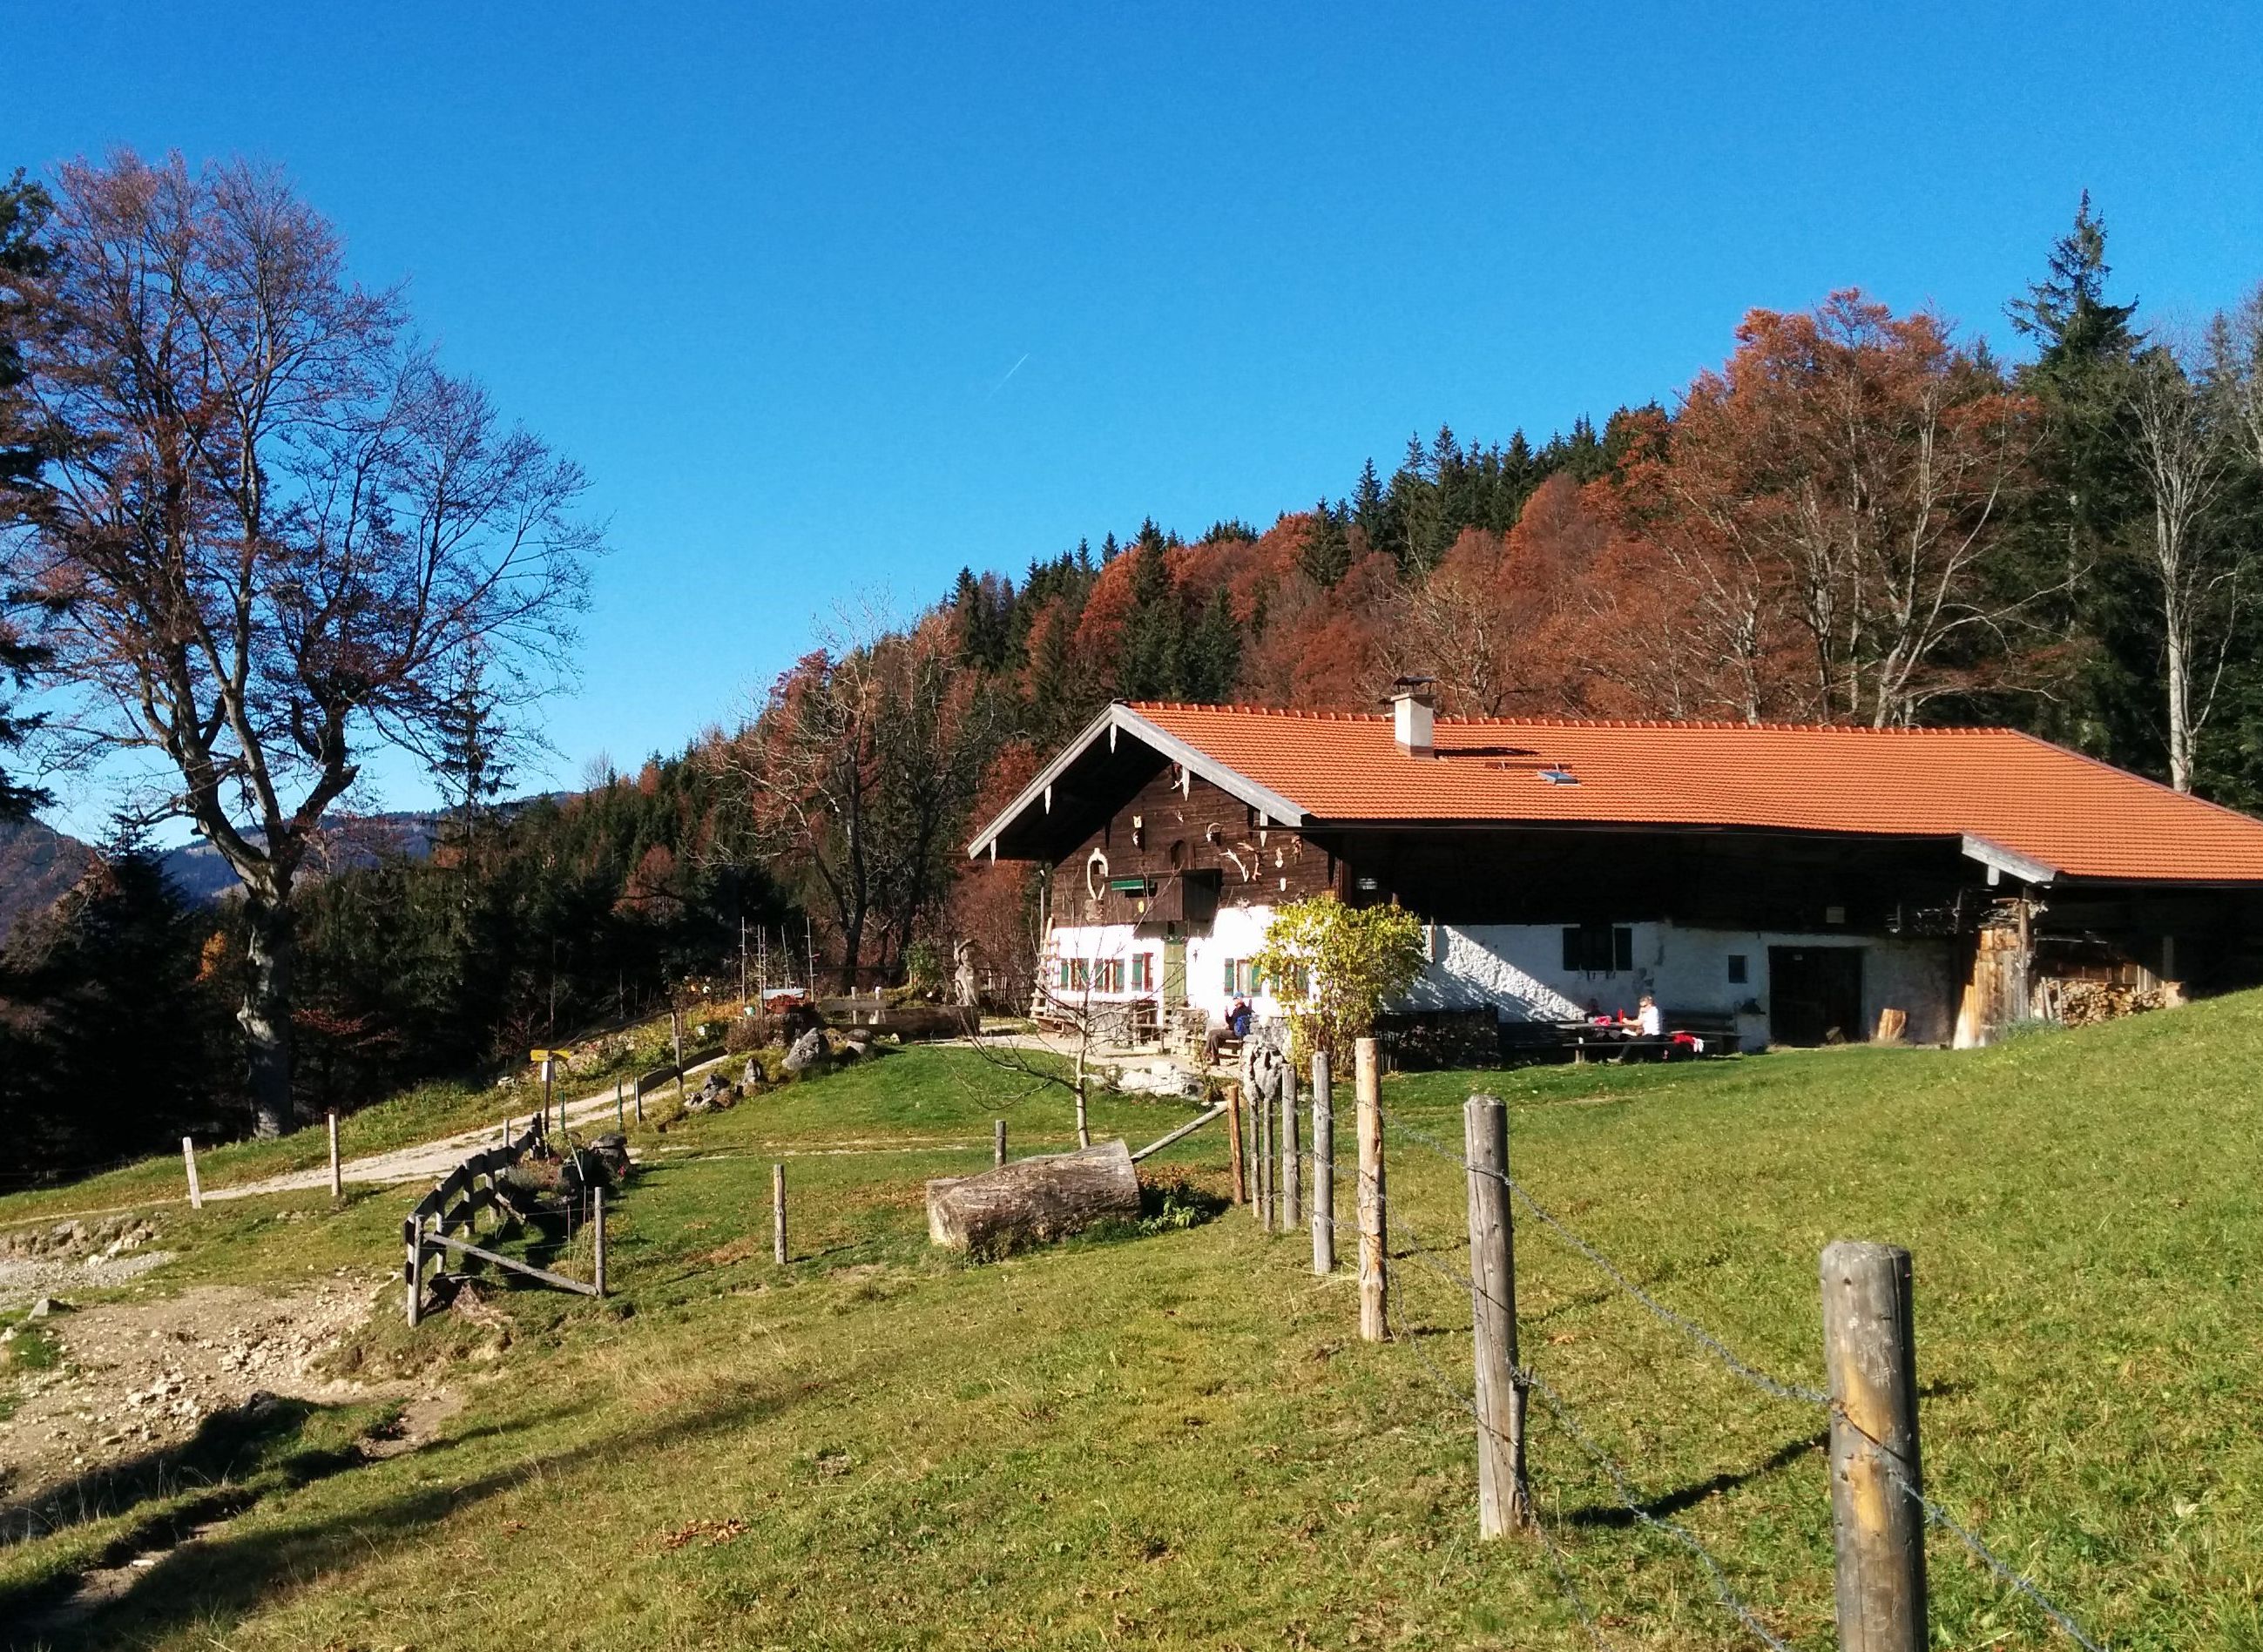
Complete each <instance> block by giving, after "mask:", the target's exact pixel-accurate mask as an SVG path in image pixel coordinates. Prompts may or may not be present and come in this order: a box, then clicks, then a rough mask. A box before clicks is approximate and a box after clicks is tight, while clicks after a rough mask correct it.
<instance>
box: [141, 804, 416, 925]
mask: <svg viewBox="0 0 2263 1652" xmlns="http://www.w3.org/2000/svg"><path fill="white" fill-rule="evenodd" d="M446 819H447V816H446V814H445V812H441V811H439V810H437V809H408V810H402V811H400V812H396V813H393V814H367V815H353V816H348V817H343V818H341V819H336V820H331V821H328V822H326V823H325V824H324V825H323V827H322V835H321V837H320V838H319V839H318V840H316V843H315V849H314V852H313V853H312V854H311V855H308V856H307V874H308V875H309V876H315V877H322V876H326V875H328V874H329V873H331V872H337V871H344V870H347V869H351V868H353V867H357V866H371V865H374V864H375V863H376V862H377V861H378V860H379V859H380V857H382V856H384V855H407V856H408V858H409V859H410V860H412V861H421V860H424V859H426V858H427V857H429V856H430V855H431V853H432V845H433V844H434V843H436V842H437V841H438V840H439V836H440V827H441V825H442V823H443V822H444V821H445V820H446ZM252 840H253V841H254V842H258V841H260V839H259V837H258V836H257V834H255V835H254V837H253V839H252ZM160 864H161V865H163V867H164V869H165V876H168V877H170V878H171V879H172V880H173V883H174V885H175V886H176V887H177V888H178V889H179V890H180V891H181V892H182V893H183V894H184V895H186V896H187V897H188V898H190V899H191V900H193V901H195V902H196V903H197V904H198V905H203V906H213V905H219V904H220V903H221V901H223V900H225V899H227V898H228V897H229V896H230V895H233V894H235V892H236V891H237V889H238V888H239V887H241V885H239V884H237V882H236V877H235V870H234V869H233V868H231V867H230V866H229V865H228V862H227V860H226V859H225V858H224V857H223V856H222V855H221V852H220V851H219V850H218V849H216V848H213V846H212V845H211V844H209V843H207V842H205V841H204V840H201V839H199V840H198V841H196V842H194V843H184V844H183V845H182V846H181V847H180V848H177V849H168V850H167V851H166V852H165V854H164V855H163V858H162V860H161V861H160Z"/></svg>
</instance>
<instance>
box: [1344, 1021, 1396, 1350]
mask: <svg viewBox="0 0 2263 1652" xmlns="http://www.w3.org/2000/svg"><path fill="white" fill-rule="evenodd" d="M1352 1086H1353V1088H1354V1089H1355V1090H1356V1091H1357V1092H1358V1098H1359V1335H1360V1339H1361V1340H1362V1341H1363V1342H1381V1341H1382V1340H1383V1339H1384V1338H1385V1337H1387V1336H1388V1335H1389V1334H1390V1317H1389V1312H1388V1309H1389V1306H1390V1303H1389V1292H1390V1283H1389V1281H1388V1280H1386V1279H1385V1275H1384V1272H1383V1269H1384V1260H1385V1256H1386V1255H1387V1252H1386V1251H1385V1244H1386V1243H1387V1229H1386V1227H1385V1220H1384V1211H1383V1074H1382V1073H1381V1071H1378V1070H1377V1065H1376V1050H1375V1040H1373V1039H1372V1038H1363V1039H1360V1040H1359V1041H1358V1042H1356V1043H1354V1044H1353V1046H1352Z"/></svg>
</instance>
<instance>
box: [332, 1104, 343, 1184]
mask: <svg viewBox="0 0 2263 1652" xmlns="http://www.w3.org/2000/svg"><path fill="white" fill-rule="evenodd" d="M345 1196H346V1178H345V1167H344V1166H343V1165H340V1164H339V1163H338V1110H337V1109H336V1107H332V1108H331V1109H330V1202H331V1203H332V1204H334V1205H335V1204H341V1203H343V1202H344V1200H345Z"/></svg>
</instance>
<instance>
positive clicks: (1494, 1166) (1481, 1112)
mask: <svg viewBox="0 0 2263 1652" xmlns="http://www.w3.org/2000/svg"><path fill="white" fill-rule="evenodd" d="M1462 1143H1463V1147H1464V1151H1465V1156H1466V1157H1467V1158H1468V1160H1469V1166H1470V1314H1471V1325H1472V1328H1473V1331H1474V1333H1475V1334H1474V1338H1473V1340H1474V1341H1475V1343H1476V1355H1475V1358H1476V1361H1477V1389H1476V1392H1475V1395H1474V1396H1473V1397H1472V1401H1471V1405H1472V1409H1474V1410H1475V1411H1476V1412H1477V1418H1478V1535H1479V1537H1481V1538H1483V1537H1500V1536H1503V1535H1505V1534H1506V1533H1510V1532H1516V1531H1522V1529H1523V1528H1524V1526H1525V1523H1526V1522H1527V1520H1529V1519H1530V1517H1531V1504H1530V1502H1529V1497H1528V1494H1527V1492H1526V1490H1525V1482H1524V1385H1523V1384H1522V1382H1520V1381H1517V1375H1516V1240H1515V1227H1514V1224H1513V1222H1512V1220H1511V1216H1512V1213H1511V1211H1510V1208H1509V1202H1508V1183H1507V1175H1508V1108H1507V1107H1506V1106H1505V1105H1503V1103H1502V1102H1501V1100H1500V1097H1498V1096H1490V1095H1473V1096H1471V1098H1470V1099H1469V1100H1468V1101H1467V1103H1465V1104H1464V1108H1463V1117H1462Z"/></svg>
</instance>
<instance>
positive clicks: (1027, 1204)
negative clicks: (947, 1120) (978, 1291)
mask: <svg viewBox="0 0 2263 1652" xmlns="http://www.w3.org/2000/svg"><path fill="white" fill-rule="evenodd" d="M1138 1215H1139V1172H1137V1171H1135V1170H1133V1169H1132V1151H1131V1150H1130V1149H1129V1148H1128V1147H1126V1146H1125V1145H1124V1143H1122V1142H1120V1141H1116V1142H1096V1143H1094V1144H1093V1145H1092V1146H1090V1147H1085V1148H1079V1149H1078V1150H1077V1151H1075V1152H1073V1153H1049V1154H1046V1155H1044V1156H1043V1157H1041V1158H1017V1159H1016V1160H1015V1161H1014V1162H1013V1163H1012V1164H1010V1165H1001V1166H1000V1167H999V1168H998V1169H996V1170H992V1171H986V1172H983V1173H982V1174H981V1175H980V1176H964V1177H944V1178H941V1179H937V1180H935V1181H931V1182H929V1183H928V1185H927V1231H928V1237H929V1238H930V1239H932V1240H934V1241H935V1243H936V1244H946V1245H949V1246H951V1248H952V1249H953V1250H958V1251H1002V1250H1011V1249H1013V1248H1014V1247H1015V1246H1016V1245H1019V1244H1042V1243H1044V1242H1045V1241H1046V1240H1048V1239H1058V1238H1059V1237H1062V1236H1063V1235H1064V1234H1069V1233H1074V1232H1075V1231H1076V1230H1078V1229H1079V1228H1082V1227H1088V1226H1089V1225H1090V1224H1091V1223H1095V1222H1097V1221H1099V1220H1100V1219H1101V1218H1103V1216H1138Z"/></svg>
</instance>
